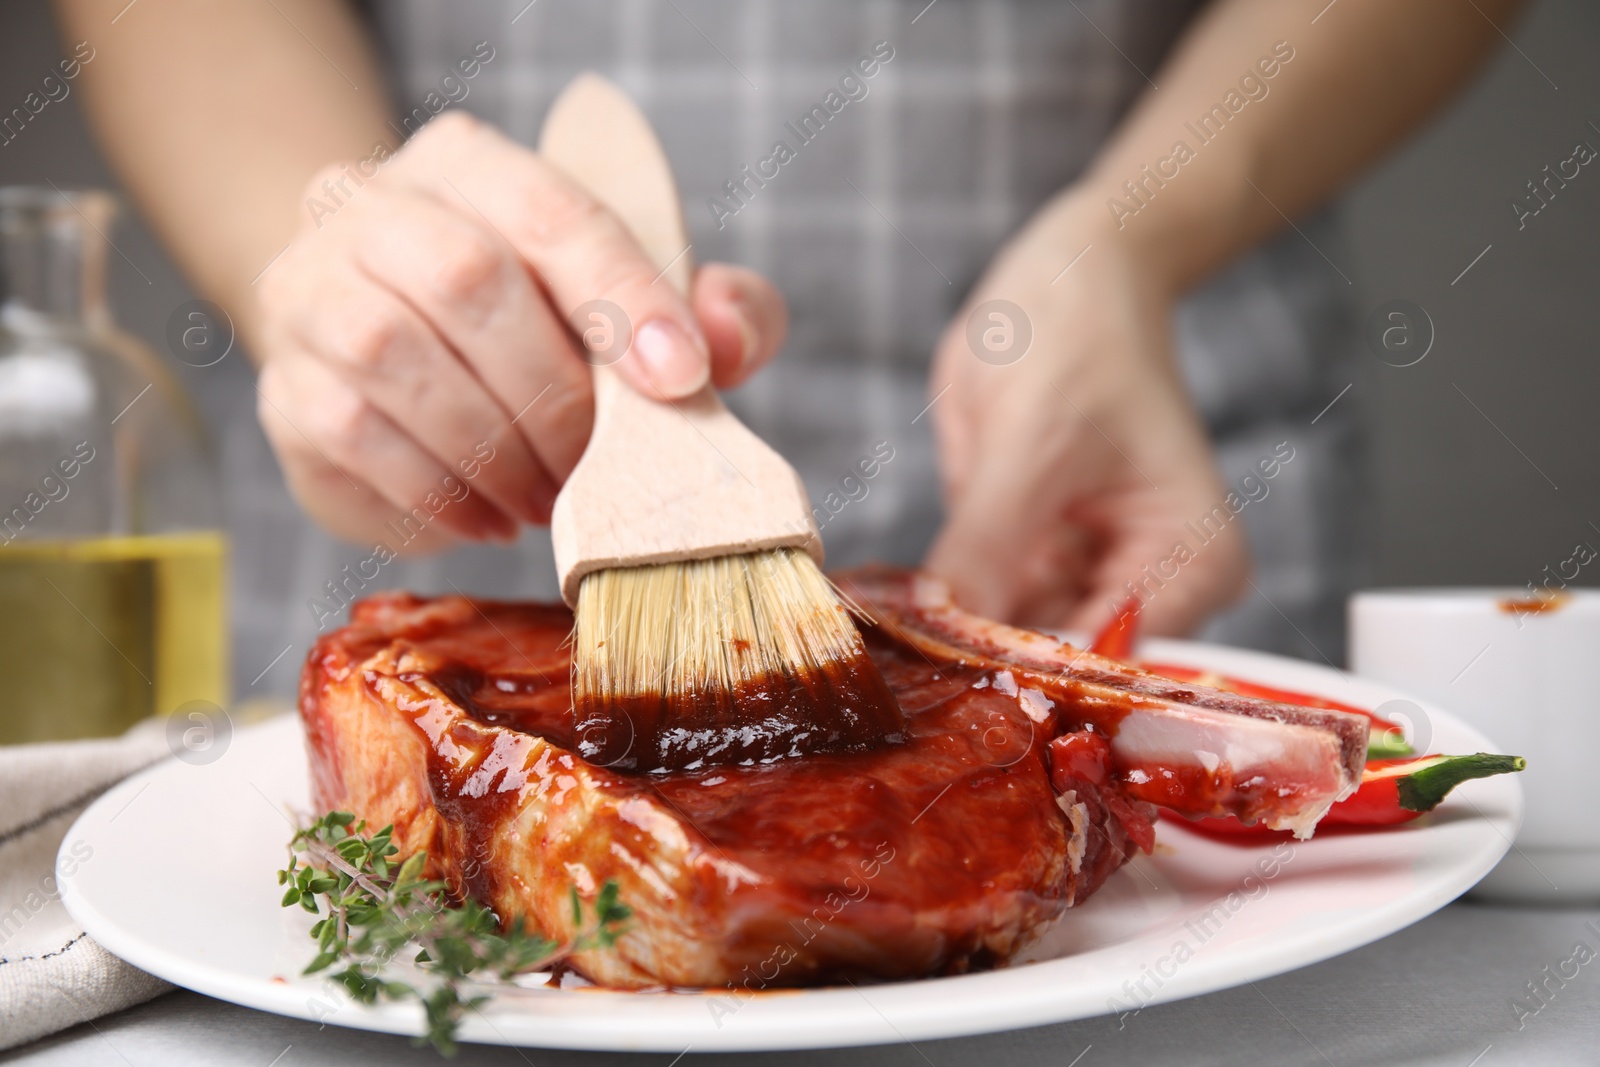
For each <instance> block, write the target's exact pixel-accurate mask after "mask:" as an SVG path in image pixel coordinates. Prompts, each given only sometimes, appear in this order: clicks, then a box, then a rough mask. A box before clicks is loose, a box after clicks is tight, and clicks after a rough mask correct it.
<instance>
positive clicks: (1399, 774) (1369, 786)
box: [1168, 752, 1527, 837]
mask: <svg viewBox="0 0 1600 1067" xmlns="http://www.w3.org/2000/svg"><path fill="white" fill-rule="evenodd" d="M1525 766H1527V762H1526V761H1525V760H1524V759H1523V758H1522V757H1521V756H1500V755H1495V754H1493V753H1489V752H1477V753H1474V754H1473V755H1470V756H1410V757H1406V758H1404V759H1380V760H1372V761H1370V762H1369V763H1368V764H1367V769H1366V772H1365V773H1364V774H1363V775H1362V776H1361V786H1360V788H1358V789H1357V790H1356V791H1355V793H1353V794H1352V795H1350V796H1348V797H1346V798H1345V799H1343V800H1341V801H1339V802H1338V803H1337V804H1335V805H1334V806H1333V807H1332V808H1331V809H1329V811H1328V814H1326V815H1324V816H1323V817H1322V821H1321V822H1319V823H1317V828H1318V829H1322V828H1324V827H1332V826H1394V825H1397V824H1399V823H1403V822H1410V821H1411V820H1412V819H1415V818H1417V817H1418V816H1420V815H1422V814H1424V813H1425V812H1430V811H1432V810H1433V809H1434V808H1436V807H1438V806H1439V802H1440V801H1441V800H1443V799H1444V798H1445V796H1446V795H1447V794H1449V792H1450V790H1452V789H1454V788H1455V787H1456V786H1458V785H1460V784H1461V783H1462V782H1465V781H1467V780H1468V779H1470V778H1488V777H1490V776H1491V775H1496V774H1507V773H1511V772H1514V771H1520V770H1522V769H1523V768H1524V767H1525ZM1168 814H1173V815H1177V813H1176V812H1169V813H1168ZM1178 818H1179V819H1181V820H1182V821H1183V823H1184V825H1187V826H1190V827H1193V828H1194V829H1196V830H1199V831H1201V832H1203V833H1208V834H1216V835H1218V836H1221V837H1259V836H1278V837H1287V836H1289V833H1288V831H1287V830H1270V829H1268V828H1267V827H1266V826H1264V825H1263V824H1261V823H1257V824H1255V825H1254V826H1246V825H1245V824H1244V823H1242V822H1239V821H1238V820H1237V819H1226V818H1223V819H1189V818H1186V817H1184V816H1181V815H1179V816H1178Z"/></svg>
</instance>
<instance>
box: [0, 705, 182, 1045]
mask: <svg viewBox="0 0 1600 1067" xmlns="http://www.w3.org/2000/svg"><path fill="white" fill-rule="evenodd" d="M163 726H164V724H163V723H162V722H159V721H156V720H147V721H145V722H143V723H140V724H139V725H138V726H135V727H134V728H133V729H131V730H129V731H128V732H127V733H126V734H124V735H123V736H121V737H115V738H108V739H105V740H95V741H67V742H58V743H49V744H37V745H11V746H6V747H0V1049H5V1048H11V1047H12V1046H14V1045H20V1044H22V1043H23V1042H26V1041H32V1040H34V1039H35V1038H38V1037H42V1036H44V1035H45V1034H50V1033H54V1032H56V1031H57V1030H65V1029H66V1028H67V1027H69V1026H76V1025H78V1024H79V1023H82V1022H86V1021H88V1020H90V1019H94V1018H98V1017H99V1016H101V1015H107V1014H109V1013H111V1012H114V1011H119V1010H121V1009H122V1008H126V1007H128V1006H129V1005H132V1004H138V1003H140V1002H141V1001H145V1000H149V999H150V998H151V997H153V996H156V995H157V994H160V993H163V992H165V991H167V990H168V989H171V988H172V987H171V986H170V985H168V984H167V983H166V982H163V981H162V980H161V979H159V978H155V977H153V976H151V975H148V974H146V973H144V972H143V971H141V970H139V969H138V968H136V967H133V966H131V965H130V964H127V963H124V962H123V961H122V960H120V959H118V958H117V957H115V956H113V955H111V954H110V953H109V952H107V951H106V950H105V949H103V948H101V947H100V946H99V945H97V944H95V943H94V941H93V940H91V939H90V937H89V936H88V935H87V934H85V933H84V931H83V927H82V926H80V925H78V924H77V923H76V922H74V921H73V919H72V916H70V915H68V914H67V909H66V908H65V907H63V906H62V904H61V895H60V892H59V890H58V888H57V884H56V853H57V850H59V849H60V847H61V843H62V840H63V839H64V838H65V837H66V834H67V831H68V829H70V828H71V826H72V823H73V820H74V819H76V818H77V816H78V814H79V813H80V812H81V811H83V809H84V808H85V807H87V806H88V804H89V802H90V801H92V800H94V798H95V797H97V796H99V795H100V794H101V793H103V792H105V791H106V790H107V789H109V788H110V787H111V786H113V785H115V784H116V783H117V782H119V781H121V780H122V779H123V778H125V777H127V776H128V775H129V774H131V773H133V772H134V771H136V770H138V769H139V768H140V767H144V766H146V765H148V764H150V763H152V762H154V761H155V760H157V759H160V758H161V757H163V756H166V755H169V754H170V753H169V751H168V747H167V741H166V732H165V730H164V728H163ZM70 851H71V850H70V848H69V852H70ZM86 852H87V853H88V855H84V854H83V853H86ZM71 862H73V863H93V862H94V857H93V854H92V850H91V849H90V847H89V846H88V844H87V843H83V845H82V847H81V848H80V849H79V851H78V854H77V855H76V856H75V858H74V859H73V860H72V861H71ZM63 873H65V872H63Z"/></svg>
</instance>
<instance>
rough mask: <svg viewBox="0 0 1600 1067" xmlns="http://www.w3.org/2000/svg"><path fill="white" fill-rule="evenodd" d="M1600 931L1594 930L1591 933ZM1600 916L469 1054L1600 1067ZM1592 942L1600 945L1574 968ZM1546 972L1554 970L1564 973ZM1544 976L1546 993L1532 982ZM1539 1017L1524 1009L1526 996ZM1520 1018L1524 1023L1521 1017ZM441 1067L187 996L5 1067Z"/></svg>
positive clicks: (1484, 909)
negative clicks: (940, 1021) (635, 1049)
mask: <svg viewBox="0 0 1600 1067" xmlns="http://www.w3.org/2000/svg"><path fill="white" fill-rule="evenodd" d="M1590 924H1593V925H1590ZM1597 930H1600V910H1593V909H1588V910H1578V909H1573V910H1558V909H1549V910H1535V909H1526V908H1508V907H1495V906H1489V905H1480V904H1473V903H1466V902H1458V903H1456V904H1452V905H1450V906H1449V907H1447V908H1445V909H1444V910H1443V911H1441V912H1439V913H1438V914H1436V915H1433V916H1431V917H1430V918H1428V919H1425V920H1423V921H1422V922H1420V923H1418V924H1416V925H1415V926H1412V927H1410V928H1409V929H1406V930H1402V931H1401V932H1399V933H1397V934H1394V935H1393V936H1391V937H1387V938H1384V939H1383V940H1381V941H1378V942H1375V943H1373V944H1371V945H1368V946H1366V947H1365V948H1361V949H1357V950H1356V951H1354V952H1350V953H1347V954H1345V955H1343V956H1339V957H1337V958H1335V959H1332V960H1328V961H1327V962H1325V963H1321V964H1317V965H1316V966H1313V967H1306V968H1304V969H1302V970H1298V971H1292V972H1290V973H1288V974H1284V975H1280V976H1278V977H1276V978H1270V979H1264V980H1262V981H1259V982H1255V983H1252V984H1249V985H1244V986H1240V987H1239V988H1237V989H1230V990H1226V991H1224V992H1220V993H1213V994H1210V995H1209V996H1204V997H1196V998H1194V999H1192V1000H1185V1001H1179V1002H1176V1003H1172V1004H1165V1005H1160V1006H1157V1007H1152V1008H1147V1009H1145V1010H1144V1011H1143V1012H1141V1013H1140V1014H1138V1015H1137V1016H1135V1017H1132V1018H1129V1019H1127V1020H1126V1025H1125V1026H1124V1027H1122V1028H1120V1029H1119V1026H1118V1020H1117V1019H1115V1018H1109V1017H1107V1018H1099V1019H1085V1020H1083V1021H1080V1022H1074V1023H1063V1024H1060V1025H1057V1026H1043V1027H1037V1028H1035V1029H1031V1030H1018V1031H1013V1032H1010V1033H1001V1034H989V1035H984V1036H980V1037H968V1038H956V1039H950V1040H943V1041H919V1042H917V1043H916V1044H914V1045H898V1046H892V1045H886V1046H878V1047H873V1048H865V1049H828V1050H818V1051H808V1052H786V1053H764V1054H759V1055H757V1054H748V1053H741V1054H723V1055H716V1056H714V1055H697V1054H695V1053H693V1052H690V1053H689V1054H687V1055H685V1056H683V1057H682V1058H681V1059H679V1060H677V1061H674V1060H673V1056H672V1055H671V1054H661V1053H657V1054H653V1055H639V1054H627V1053H593V1052H562V1051H555V1050H548V1049H531V1048H530V1049H510V1048H495V1047H489V1046H466V1047H464V1048H463V1049H462V1052H461V1055H460V1057H459V1058H458V1059H457V1061H456V1062H458V1063H462V1064H471V1065H477V1064H492V1065H506V1067H512V1065H518V1064H524V1065H525V1064H534V1065H538V1067H562V1065H572V1067H580V1065H581V1067H589V1065H595V1067H598V1065H601V1064H640V1065H648V1064H659V1065H661V1067H667V1065H669V1064H673V1063H674V1062H676V1067H693V1065H694V1064H696V1063H702V1062H705V1063H709V1062H719V1063H729V1062H738V1063H754V1064H758V1065H761V1067H778V1065H789V1064H795V1065H799V1064H804V1065H807V1067H811V1065H815V1067H823V1065H834V1064H839V1065H845V1064H850V1065H855V1064H886V1065H887V1064H893V1065H904V1067H946V1065H954V1064H971V1063H976V1064H984V1065H988V1064H1029V1065H1032V1064H1040V1065H1043V1064H1049V1065H1051V1067H1099V1065H1102V1064H1121V1063H1129V1064H1139V1065H1140V1067H1160V1065H1165V1064H1185V1065H1190V1064H1226V1065H1228V1067H1235V1065H1239V1064H1254V1063H1269V1064H1307V1065H1315V1067H1355V1065H1361V1064H1385V1065H1387V1064H1405V1065H1422V1064H1427V1065H1429V1067H1433V1065H1438V1067H1501V1065H1508V1064H1540V1065H1556V1067H1563V1065H1567V1064H1581V1065H1600V933H1597ZM1580 943H1582V944H1583V945H1585V946H1587V948H1588V949H1589V950H1591V951H1592V952H1593V953H1594V954H1595V955H1594V958H1593V959H1591V960H1590V961H1589V962H1588V963H1587V964H1585V965H1577V964H1572V965H1569V966H1566V967H1565V970H1566V972H1567V973H1568V974H1569V975H1570V974H1571V973H1572V970H1573V967H1577V973H1576V975H1575V976H1573V977H1570V978H1568V979H1565V980H1563V979H1561V977H1560V975H1559V974H1558V973H1557V972H1558V969H1559V968H1561V967H1562V963H1563V961H1567V960H1571V959H1572V958H1573V957H1574V948H1575V946H1577V945H1578V944H1580ZM1546 967H1548V968H1550V970H1548V971H1547V970H1546ZM1530 982H1542V983H1543V990H1544V992H1543V994H1542V999H1539V1000H1535V999H1533V998H1532V995H1531V994H1530V992H1529V983H1530ZM1519 999H1520V1000H1521V1001H1523V1002H1524V1003H1525V1004H1526V1005H1528V1006H1530V1007H1534V1006H1536V1007H1538V1011H1537V1012H1536V1013H1532V1014H1527V1013H1526V1012H1525V1013H1524V1015H1523V1017H1522V1018H1520V1019H1519V1017H1518V1015H1517V1013H1516V1012H1515V1011H1514V1010H1513V1007H1512V1002H1513V1001H1514V1000H1519ZM1519 1023H1520V1026H1519ZM380 1062H381V1063H384V1064H394V1065H404V1064H438V1063H440V1062H442V1061H440V1060H439V1058H438V1057H437V1056H436V1055H435V1054H434V1053H433V1052H432V1050H429V1049H417V1048H413V1047H412V1046H411V1043H410V1042H409V1040H408V1039H406V1038H403V1037H393V1036H390V1035H387V1034H374V1033H366V1032H363V1031H360V1030H346V1029H341V1028H339V1027H335V1026H327V1027H323V1028H319V1027H317V1026H316V1024H314V1023H309V1022H303V1021H301V1020H298V1019H288V1018H283V1017H280V1016H276V1015H268V1014H265V1013H263V1012H258V1011H252V1010H250V1009H248V1008H241V1007H237V1006H235V1005H232V1004H227V1003H224V1002H222V1001H218V1000H212V999H211V998H209V997H203V996H200V995H199V994H196V993H190V992H187V991H180V992H176V993H172V994H169V995H167V996H164V997H160V998H157V999H156V1000H153V1001H151V1002H149V1003H148V1004H143V1005H140V1006H139V1007H136V1008H131V1009H129V1010H127V1011H124V1012H121V1013H120V1014H117V1015H112V1016H108V1017H107V1018H104V1019H100V1020H98V1021H96V1022H94V1023H92V1024H86V1025H84V1026H79V1027H77V1028H76V1029H73V1030H69V1031H67V1032H65V1033H63V1034H58V1035H56V1036H54V1037H50V1038H46V1039H45V1040H43V1041H39V1042H36V1043H34V1044H32V1045H29V1046H26V1047H24V1048H21V1049H17V1050H14V1051H13V1052H12V1053H10V1054H9V1055H4V1054H0V1064H6V1065H11V1064H17V1065H20V1064H28V1065H30V1067H44V1065H47V1064H50V1065H54V1064H102V1063H104V1064H117V1065H128V1067H145V1065H147V1064H148V1065H157V1064H159V1065H162V1067H168V1065H172V1067H183V1065H188V1064H208V1065H209V1064H243V1065H246V1067H307V1065H312V1064H337V1065H340V1067H346V1065H349V1064H357V1063H380Z"/></svg>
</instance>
